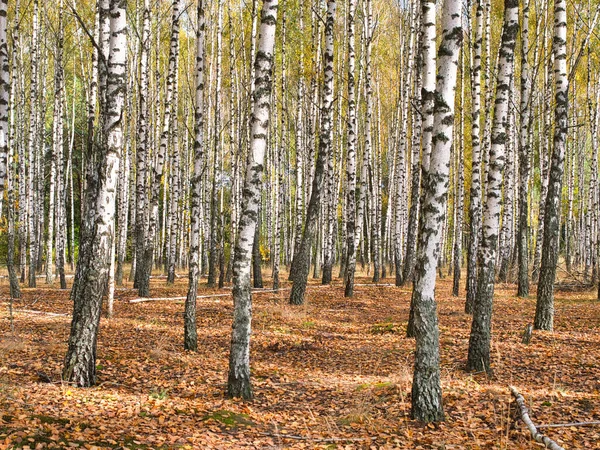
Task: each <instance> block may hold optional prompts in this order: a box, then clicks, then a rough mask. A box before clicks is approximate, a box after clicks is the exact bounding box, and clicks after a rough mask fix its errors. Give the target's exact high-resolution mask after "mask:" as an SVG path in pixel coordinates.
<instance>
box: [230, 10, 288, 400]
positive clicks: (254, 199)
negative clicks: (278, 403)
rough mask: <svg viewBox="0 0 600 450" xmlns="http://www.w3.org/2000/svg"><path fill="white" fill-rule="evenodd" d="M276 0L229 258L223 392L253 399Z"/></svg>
mask: <svg viewBox="0 0 600 450" xmlns="http://www.w3.org/2000/svg"><path fill="white" fill-rule="evenodd" d="M277 8H278V2H277V0H265V1H264V3H263V10H262V15H261V26H260V36H259V43H258V51H257V53H256V62H255V65H254V70H255V77H256V79H255V83H254V85H255V89H254V101H253V111H252V122H251V125H252V132H251V143H250V153H249V154H248V165H247V170H246V178H245V180H244V190H243V192H244V195H243V197H242V208H241V214H240V225H239V232H238V240H237V242H236V245H235V253H234V262H233V300H234V311H233V330H232V333H231V353H230V357H229V377H228V382H227V395H228V396H230V397H243V398H252V387H251V384H250V333H251V320H252V296H251V292H250V272H251V270H250V269H251V260H252V245H253V242H254V232H255V228H256V223H257V219H258V212H259V206H260V194H261V176H262V172H263V162H264V157H265V150H266V147H267V133H268V129H269V110H270V103H271V85H272V71H273V50H274V47H275V29H276V22H277Z"/></svg>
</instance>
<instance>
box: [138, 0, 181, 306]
mask: <svg viewBox="0 0 600 450" xmlns="http://www.w3.org/2000/svg"><path fill="white" fill-rule="evenodd" d="M179 6H180V4H179V0H173V14H172V21H171V40H170V47H169V69H168V74H167V93H166V96H165V115H164V119H163V128H162V132H161V135H160V145H159V148H158V152H157V154H156V162H155V164H154V167H153V171H152V176H151V187H150V189H151V191H150V216H149V219H148V229H147V235H146V244H145V247H144V259H143V261H138V264H143V265H144V267H143V268H142V269H141V270H142V277H141V279H140V280H139V295H140V297H148V296H149V295H150V275H151V274H152V267H153V266H154V250H155V238H156V232H157V227H158V202H159V194H160V187H161V180H162V177H163V171H164V166H165V160H166V158H167V146H168V143H169V136H170V133H171V116H172V115H173V104H172V103H173V89H174V86H175V78H176V76H177V68H178V61H179V16H180V11H179ZM175 112H176V111H175ZM164 199H166V196H165V197H164ZM163 211H164V208H163ZM163 229H164V228H163Z"/></svg>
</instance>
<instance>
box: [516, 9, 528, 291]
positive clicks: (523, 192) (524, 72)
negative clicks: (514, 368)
mask: <svg viewBox="0 0 600 450" xmlns="http://www.w3.org/2000/svg"><path fill="white" fill-rule="evenodd" d="M528 53H529V0H525V3H524V5H523V19H522V25H521V104H520V115H521V134H520V136H519V222H518V227H519V229H518V234H517V252H518V255H517V257H518V264H519V269H518V270H519V275H518V287H517V295H518V296H519V297H527V296H529V255H528V242H529V223H528V206H529V205H528V201H527V189H528V186H529V152H530V151H531V147H530V129H531V99H530V98H531V81H530V78H529V62H528V60H527V55H528Z"/></svg>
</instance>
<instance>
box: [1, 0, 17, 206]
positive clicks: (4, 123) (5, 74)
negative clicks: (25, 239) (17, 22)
mask: <svg viewBox="0 0 600 450" xmlns="http://www.w3.org/2000/svg"><path fill="white" fill-rule="evenodd" d="M7 27H8V0H0V199H4V183H5V181H6V161H7V155H8V145H9V142H8V120H9V118H8V114H9V96H10V94H9V92H10V77H9V65H8V39H7V34H6V31H7ZM13 70H15V68H13ZM0 205H1V200H0ZM0 208H1V207H0ZM9 209H12V205H9ZM0 214H1V209H0Z"/></svg>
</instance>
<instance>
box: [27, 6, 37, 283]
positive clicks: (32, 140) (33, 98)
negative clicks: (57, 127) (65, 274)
mask: <svg viewBox="0 0 600 450" xmlns="http://www.w3.org/2000/svg"><path fill="white" fill-rule="evenodd" d="M38 15H39V4H38V0H34V2H33V34H32V38H31V84H30V88H29V89H30V96H29V99H30V103H29V104H30V116H29V147H28V150H29V154H28V161H29V173H28V176H29V179H28V185H27V191H28V196H27V211H28V214H27V217H28V228H29V242H28V243H29V287H35V285H36V283H35V281H36V280H35V271H36V266H37V252H36V250H37V239H36V226H35V225H36V224H35V219H36V217H35V214H34V211H35V209H36V205H34V204H33V202H34V200H35V195H34V192H35V187H34V182H35V181H34V180H35V167H36V164H35V156H36V153H37V146H38V142H37V128H38V118H39V116H38V39H39V38H38V32H39V30H38V20H39V17H38Z"/></svg>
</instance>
